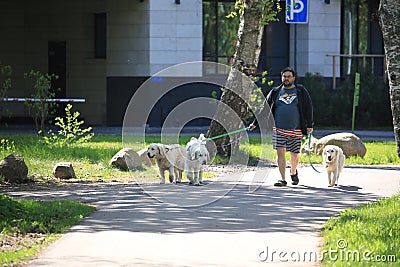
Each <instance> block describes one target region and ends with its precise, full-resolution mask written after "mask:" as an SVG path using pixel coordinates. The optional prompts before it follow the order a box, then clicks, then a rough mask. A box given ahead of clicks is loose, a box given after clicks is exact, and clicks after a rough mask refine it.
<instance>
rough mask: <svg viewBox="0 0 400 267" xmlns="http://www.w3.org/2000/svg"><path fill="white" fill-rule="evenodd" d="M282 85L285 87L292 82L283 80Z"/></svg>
mask: <svg viewBox="0 0 400 267" xmlns="http://www.w3.org/2000/svg"><path fill="white" fill-rule="evenodd" d="M283 85H284V86H285V87H290V86H292V85H293V83H291V82H289V81H285V82H283Z"/></svg>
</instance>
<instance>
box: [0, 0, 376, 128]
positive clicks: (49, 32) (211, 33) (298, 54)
mask: <svg viewBox="0 0 400 267" xmlns="http://www.w3.org/2000/svg"><path fill="white" fill-rule="evenodd" d="M233 3H234V0H203V1H202V0H85V1H81V0H70V1H62V0H51V1H50V0H41V1H28V0H13V1H11V0H1V1H0V36H1V40H2V41H1V42H0V62H1V63H2V64H3V65H10V66H11V67H12V69H13V75H12V88H11V89H10V90H9V91H8V94H7V95H8V96H9V97H29V96H30V94H31V92H32V89H31V88H29V83H28V82H27V80H26V79H24V73H27V72H29V71H30V70H32V69H34V70H39V71H41V72H42V73H55V74H57V75H58V76H59V79H57V80H56V81H55V82H54V84H53V87H55V88H60V89H61V90H60V91H57V95H56V97H59V98H84V99H85V100H86V102H85V103H76V104H74V107H76V108H77V109H78V110H79V111H80V112H81V114H82V116H83V117H84V119H85V122H86V123H87V124H90V125H102V126H120V125H121V124H122V121H123V117H124V112H125V109H126V106H127V105H128V103H129V100H130V98H131V97H132V96H133V94H134V93H135V91H136V90H137V89H138V88H139V87H140V85H141V84H142V83H143V82H144V81H145V80H147V79H148V78H150V77H151V76H152V75H154V74H156V73H158V72H159V71H161V70H163V69H165V68H168V67H170V66H172V65H175V64H180V63H184V62H190V61H202V60H204V61H213V62H219V63H223V64H229V63H230V62H231V59H232V56H233V53H234V45H235V40H236V29H237V18H236V19H233V20H232V19H231V20H229V19H226V17H225V16H226V14H228V13H229V12H230V11H232V10H233ZM281 5H282V8H283V10H285V1H282V3H281ZM308 8H309V11H308V23H305V24H287V23H285V12H284V11H283V12H281V13H279V21H276V22H273V23H271V24H269V25H268V26H266V27H265V30H264V38H263V45H262V52H261V56H260V63H259V70H260V72H262V71H264V70H267V71H268V72H269V73H270V75H272V76H276V75H279V71H280V70H281V69H282V68H284V67H286V66H289V65H290V66H293V67H295V68H296V70H297V71H298V75H299V76H304V75H305V74H306V73H307V72H311V73H316V72H318V73H320V74H321V75H322V76H324V77H327V78H332V77H340V76H342V75H347V74H349V73H350V72H351V71H352V70H353V69H354V68H355V66H356V65H357V64H358V63H357V62H358V61H357V60H359V59H358V58H349V57H344V56H343V55H356V54H357V55H367V54H368V55H371V54H373V55H375V54H376V55H382V54H383V43H382V37H381V36H380V30H379V25H378V21H377V19H376V18H375V17H374V16H375V12H376V10H377V8H378V3H376V1H372V0H309V1H308ZM334 58H335V65H333V61H334ZM367 60H368V62H367V64H371V58H370V57H368V58H367ZM356 61H357V62H356ZM364 61H365V57H364ZM356 63H357V64H356ZM364 63H365V62H364ZM373 68H374V69H376V72H378V73H379V72H382V69H383V59H382V58H381V57H377V58H376V59H375V61H374V64H373ZM186 75H191V74H190V73H189V74H186ZM193 75H196V73H193ZM158 86H162V83H160V84H158ZM155 90H156V89H155ZM213 90H215V88H210V87H209V86H203V87H202V86H200V85H199V86H194V88H191V87H190V86H188V87H185V88H184V89H181V90H180V91H177V92H173V93H171V94H170V95H168V96H166V98H169V99H165V100H162V101H161V102H160V103H159V105H158V106H157V107H155V109H156V112H154V114H155V115H152V117H151V118H149V124H151V125H153V126H159V125H161V123H162V121H163V118H164V117H165V116H166V115H167V114H168V111H169V110H170V109H171V108H173V106H174V105H176V104H177V103H179V101H183V100H185V99H188V98H191V97H193V96H201V95H204V96H210V95H211V93H212V91H213ZM2 104H3V105H4V104H5V103H4V102H3V103H2ZM7 105H8V107H7V108H8V109H9V110H10V111H11V112H12V117H11V119H8V122H18V123H23V122H26V120H24V118H26V117H29V116H28V113H27V109H26V107H25V106H24V105H23V104H22V103H7ZM2 118H3V120H4V119H5V117H4V116H3V117H2Z"/></svg>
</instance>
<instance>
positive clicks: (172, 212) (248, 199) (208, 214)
mask: <svg viewBox="0 0 400 267" xmlns="http://www.w3.org/2000/svg"><path fill="white" fill-rule="evenodd" d="M359 189H361V188H359V187H356V186H340V187H335V188H318V187H312V186H296V187H290V186H288V187H284V188H276V187H273V186H265V185H261V186H259V187H258V188H257V190H255V191H252V190H249V186H248V185H246V184H234V185H232V184H229V183H208V184H207V183H206V184H205V185H204V186H200V187H196V186H188V185H186V184H181V185H174V184H165V185H158V184H157V185H155V184H154V185H147V186H146V188H145V190H143V187H139V186H138V185H136V184H75V185H73V186H71V184H69V185H62V184H42V185H38V186H35V187H34V188H31V190H29V191H26V188H23V187H18V188H15V187H2V188H0V192H2V193H5V194H8V195H11V196H14V197H17V198H29V199H38V200H60V199H71V200H75V201H79V202H83V203H87V204H91V205H94V206H96V207H97V209H98V211H97V212H95V213H94V214H92V215H91V216H89V217H87V218H85V219H84V220H83V221H82V223H80V224H79V225H76V226H74V227H73V231H79V232H85V233H91V232H100V231H110V230H119V231H131V232H147V233H195V232H208V231H210V232H241V231H250V232H263V233H268V232H289V233H290V232H299V231H302V232H316V231H318V230H319V229H320V227H321V225H322V224H323V223H324V222H325V221H326V220H327V219H329V218H330V217H332V216H335V215H338V214H339V212H340V211H342V210H344V209H346V208H351V207H355V206H358V205H361V204H363V203H367V202H370V201H374V200H376V199H377V198H379V196H377V195H374V194H369V193H361V192H359ZM221 190H225V191H226V192H227V193H226V194H224V195H222V196H221V195H220V192H221ZM154 192H156V193H157V194H158V195H162V196H171V197H173V198H174V201H182V202H184V201H193V202H196V201H198V200H199V199H201V198H202V197H210V196H211V197H212V196H216V197H215V199H213V201H209V202H207V203H206V204H203V205H199V206H191V207H180V206H179V205H170V204H168V203H166V202H161V201H159V200H157V199H155V198H154V197H153V195H154Z"/></svg>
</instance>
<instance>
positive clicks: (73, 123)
mask: <svg viewBox="0 0 400 267" xmlns="http://www.w3.org/2000/svg"><path fill="white" fill-rule="evenodd" d="M71 109H72V105H71V104H68V105H67V106H66V107H65V115H66V116H65V118H61V117H57V118H55V121H56V123H55V125H56V126H58V127H60V130H59V131H58V134H55V133H54V132H52V131H49V132H48V134H49V136H43V139H44V142H45V143H46V144H48V145H55V146H60V147H62V146H68V145H72V144H80V143H85V142H87V141H89V140H90V139H91V138H92V137H93V136H94V133H89V132H90V131H91V130H92V127H88V128H85V129H81V126H82V124H84V123H85V122H84V121H83V120H81V121H79V120H78V117H79V115H80V113H79V112H78V111H75V112H74V113H71ZM39 134H40V132H39Z"/></svg>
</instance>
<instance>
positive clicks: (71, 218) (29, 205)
mask: <svg viewBox="0 0 400 267" xmlns="http://www.w3.org/2000/svg"><path fill="white" fill-rule="evenodd" d="M0 207H1V209H0V232H1V235H0V242H1V244H2V246H1V251H0V263H2V264H3V265H4V264H12V263H16V262H20V261H23V260H26V259H29V258H30V257H32V256H33V255H35V254H36V253H37V252H38V251H39V250H40V249H41V248H42V247H43V246H44V245H46V244H47V243H48V242H50V241H52V240H54V239H55V238H56V237H57V235H58V234H61V233H63V232H65V231H66V230H67V229H69V228H70V227H71V226H73V225H74V224H76V223H78V222H79V221H80V220H82V218H83V217H85V216H88V215H89V214H91V213H92V212H94V211H95V208H94V207H92V206H87V205H84V204H81V203H76V202H73V201H69V200H64V201H35V200H16V199H14V198H11V197H9V196H5V195H0ZM7 244H10V248H7ZM11 245H12V246H11Z"/></svg>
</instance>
